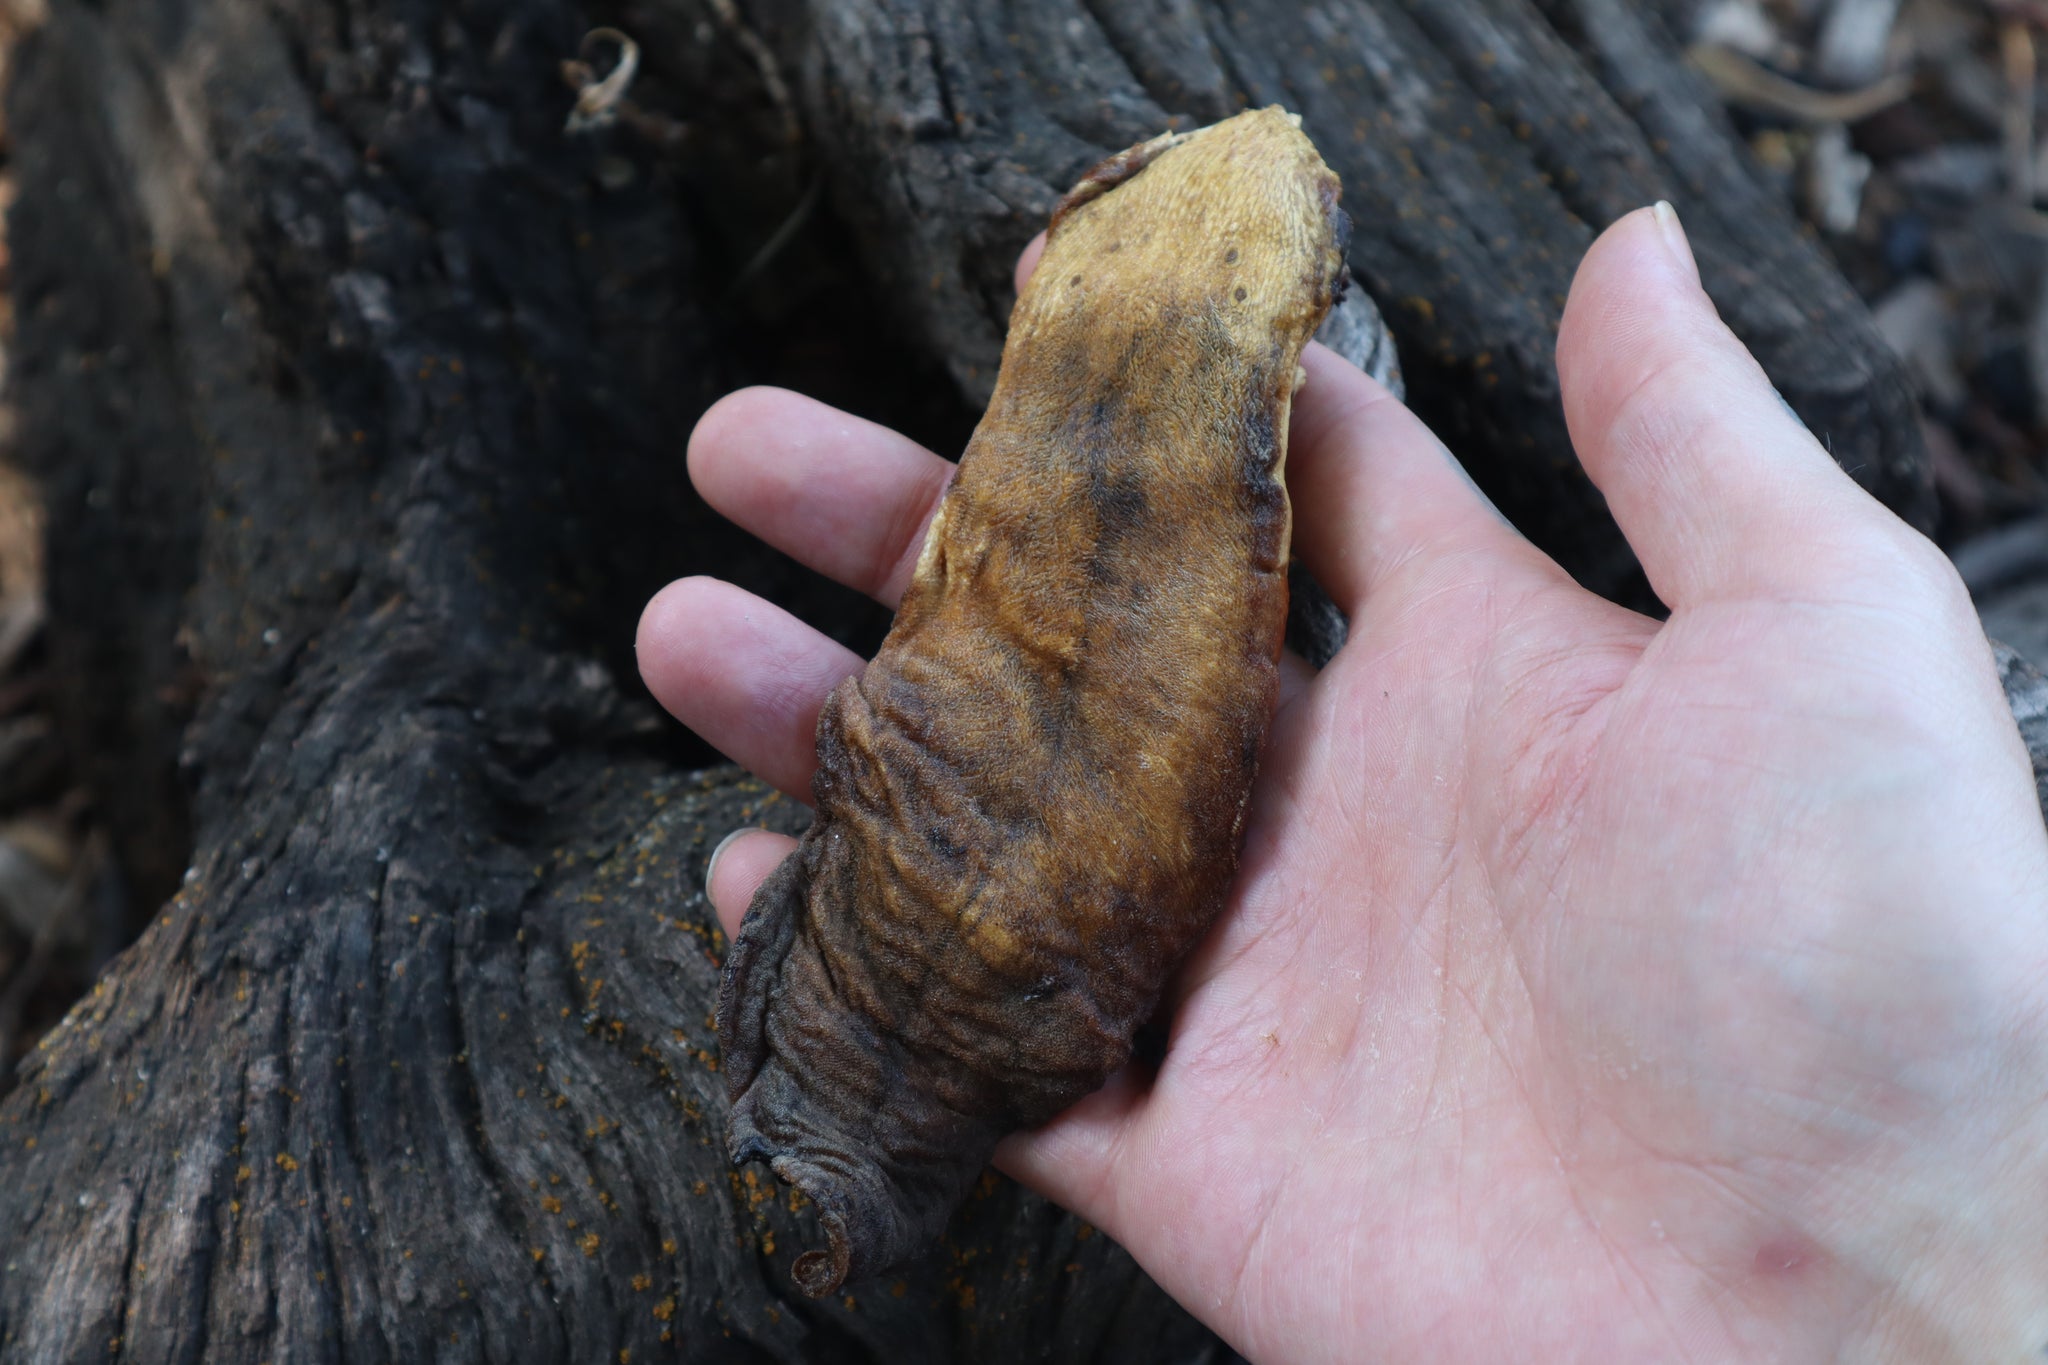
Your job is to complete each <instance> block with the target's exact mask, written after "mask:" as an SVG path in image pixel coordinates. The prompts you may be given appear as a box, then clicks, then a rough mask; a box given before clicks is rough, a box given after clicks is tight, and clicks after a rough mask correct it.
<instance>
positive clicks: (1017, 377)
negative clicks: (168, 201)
mask: <svg viewBox="0 0 2048 1365" xmlns="http://www.w3.org/2000/svg"><path fill="white" fill-rule="evenodd" d="M1337 197H1338V194H1337V179H1336V177H1335V175H1333V174H1332V173H1331V172H1330V170H1329V169H1328V168H1327V167H1326V166H1324V164H1323V162H1322V160H1321V158H1320V157H1318V156H1317V155H1316V151H1315V148H1314V146H1313V145H1312V144H1311V143H1310V142H1309V140H1308V139H1307V138H1306V137H1305V136H1303V134H1302V133H1301V131H1300V130H1299V128H1298V127H1297V126H1296V123H1295V120H1294V119H1292V118H1291V117H1289V116H1288V115H1287V114H1285V113H1283V112H1281V111H1280V110H1278V109H1265V110H1258V111H1254V112H1249V113H1245V114H1241V115H1239V116H1237V117H1236V118H1233V119H1230V120H1228V121H1226V122H1223V123H1219V124H1216V125H1215V126H1213V127H1210V128H1204V129H1202V130H1200V131H1198V132H1195V133H1190V134H1183V135H1169V136H1167V137H1163V138H1159V139H1155V140H1154V141H1152V142H1149V143H1146V144H1144V145H1142V146H1140V147H1136V148H1133V149H1131V150H1130V151H1127V152H1124V153H1121V154H1120V155H1118V156H1116V157H1112V158H1111V159H1110V160H1108V161H1106V162H1104V163H1103V164H1102V165H1101V166H1100V167H1098V168H1097V169H1096V170H1094V171H1092V172H1091V173H1090V174H1089V175H1088V176H1087V177H1086V178H1085V179H1084V180H1083V181H1082V182H1081V184H1080V185H1079V186H1077V187H1076V188H1075V189H1074V191H1073V192H1072V193H1071V194H1070V195H1069V196H1068V197H1067V198H1066V200H1065V201H1063V202H1062V204H1061V206H1060V208H1059V210H1058V211H1057V212H1056V213H1055V214H1054V216H1053V227H1052V232H1051V237H1050V240H1049V242H1048V243H1047V246H1046V251H1045V256H1044V258H1043V259H1042V260H1041V261H1040V262H1039V265H1038V270H1037V273H1036V274H1035V275H1034V276H1033V278H1032V280H1031V282H1030V285H1029V286H1028V287H1027V288H1026V289H1025V291H1024V294H1023V297H1022V298H1020V299H1019V300H1018V302H1017V308H1016V312H1015V313H1014V314H1013V316H1012V318H1011V325H1010V336H1009V341H1008V344H1007V346H1006V348H1005V350H1004V353H1003V366H1002V373H1001V375H1000V377H999V378H998V380H997V383H996V390H995V396H994V398H993V399H992V400H991V401H990V404H989V410H988V413H987V415H986V416H985V417H984V418H983V420H982V423H981V426H980V428H979V429H978V430H977V431H976V433H975V436H974V439H973V441H972V442H971V443H970V444H969V446H968V448H967V453H966V456H965V457H964V458H963V460H962V461H961V465H960V473H959V477H958V478H957V479H956V480H955V481H954V484H953V486H952V488H951V490H950V491H949V492H948V493H947V495H946V498H945V500H944V503H943V505H942V507H941V509H940V512H939V515H938V516H937V518H936V519H935V520H934V521H933V523H932V527H931V531H930V533H929V536H928V538H927V540H926V542H925V546H924V551H923V554H922V556H921V557H920V559H919V561H918V565H917V571H916V574H915V577H914V578H913V580H912V582H911V585H910V589H909V591H908V592H907V593H906V594H905V597H904V600H903V606H902V609H901V611H900V613H899V614H898V616H897V618H896V623H895V626H894V628H893V629H892V630H891V631H890V633H889V637H888V639H887V640H886V641H885V642H884V643H883V645H882V648H881V652H880V653H879V654H878V655H877V656H876V657H875V660H874V662H873V663H872V664H871V665H870V666H869V667H868V669H867V672H866V673H865V675H863V676H862V677H861V678H859V679H858V680H850V681H848V682H846V683H844V684H842V685H841V686H840V688H839V689H838V690H837V691H836V692H834V693H833V695H832V698H831V700H830V702H829V703H828V704H827V705H826V707H825V710H824V713H823V715H822V716H821V717H820V718H819V722H818V776H817V781H816V785H815V791H816V794H817V803H818V815H817V821H816V823H815V824H814V825H813V826H812V827H811V829H810V831H809V833H808V834H807V835H806V836H805V837H804V840H803V843H802V844H801V846H799V848H798V849H797V850H796V851H795V852H794V853H792V854H791V855H790V857H789V858H788V860H787V861H785V862H784V863H783V864H782V866H781V867H780V868H778V869H777V870H776V871H775V873H774V874H773V875H772V876H770V877H769V879H768V880H767V881H766V882H765V883H764V884H763V885H762V887H761V890H760V892H759V893H758V894H757V895H756V897H755V899H754V903H753V905H752V906H751V907H750V908H749V910H748V911H747V917H746V922H745V924H744V926H743V927H742V928H741V931H740V934H739V936H738V939H737V940H736V941H735V943H734V945H733V949H732V953H731V956H730V958H729V959H728V961H727V965H726V975H725V980H724V983H723V988H722V990H721V992H720V996H719V1012H718V1024H719V1033H720V1037H721V1038H722V1040H723V1045H724V1049H725V1053H726V1075H727V1077H728V1081H729V1084H730V1086H731V1091H732V1099H733V1109H732V1118H731V1127H730V1131H729V1139H730V1143H731V1148H732V1154H733V1157H734V1159H735V1160H736V1161H746V1160H752V1159H763V1160H766V1161H768V1162H769V1163H770V1164H771V1165H772V1166H773V1168H774V1169H775V1171H776V1172H777V1174H779V1175H781V1176H782V1177H783V1178H784V1179H786V1180H788V1181H790V1182H792V1183H793V1184H795V1185H796V1186H798V1187H799V1188H800V1189H802V1190H803V1192H804V1193H805V1194H806V1195H808V1196H809V1197H810V1199H811V1200H812V1201H813V1202H814V1203H815V1204H816V1205H817V1207H818V1209H819V1211H820V1214H821V1217H822V1218H823V1221H824V1224H825V1227H826V1231H827V1234H828V1237H829V1239H830V1245H829V1248H828V1249H827V1250H825V1251H813V1252H810V1253H809V1254H807V1255H805V1256H804V1257H802V1258H801V1259H799V1261H798V1262H797V1265H796V1277H797V1280H798V1283H799V1284H800V1286H801V1287H802V1288H803V1289H804V1290H805V1291H806V1292H807V1293H811V1294H814V1295H815V1294H825V1293H829V1292H831V1291H833V1290H835V1289H836V1288H838V1286H839V1285H840V1284H841V1283H842V1282H843V1281H844V1280H846V1279H848V1278H855V1279H858V1278H861V1277H864V1276H867V1275H870V1274H874V1273H877V1272H879V1271H882V1270H884V1269H887V1268H888V1267H889V1266H891V1265H892V1264H894V1263H895V1262H898V1261H900V1260H902V1259H904V1258H905V1257H908V1256H910V1255H912V1254H914V1253H916V1252H917V1251H918V1250H920V1249H921V1248H922V1247H923V1246H925V1245H926V1244H927V1243H929V1242H930V1241H931V1240H932V1239H933V1238H934V1237H936V1236H937V1234H938V1233H939V1232H940V1230H941V1229H942V1228H943V1227H944V1225H945V1222H946V1220H947V1218H948V1216H949V1215H950V1214H951V1212H952V1211H953V1209H954V1208H955V1207H956V1206H957V1205H958V1203H959V1202H960V1200H961V1199H962V1198H963V1197H964V1196H965V1194H966V1192H967V1190H968V1188H969V1186H970V1185H971V1184H972V1182H973V1180H974V1178H975V1177H976V1176H977V1175H978V1174H979V1173H980V1171H981V1170H982V1168H983V1166H984V1165H985V1164H986V1162H987V1161H988V1158H989V1154H990V1153H991V1151H992V1150H993V1149H994V1146H995V1144H996V1141H997V1140H998V1139H999V1138H1000V1137H1002V1136H1003V1135H1004V1134H1005V1133H1007V1132H1010V1131H1012V1130H1014V1129H1017V1128H1020V1127H1028V1126H1031V1125H1035V1124H1039V1123H1043V1122H1045V1121H1046V1120H1047V1119H1050V1118H1051V1117H1052V1116H1053V1115H1054V1114H1056V1113H1058V1112H1059V1111H1060V1110H1061V1109H1063V1108H1065V1107H1066V1106H1067V1105H1069V1104H1071V1103H1073V1102H1074V1101H1075V1100H1077V1099H1079V1098H1081V1097H1082V1096H1084V1095H1086V1094H1088V1093H1089V1092H1090V1091H1092V1090H1094V1089H1095V1088H1097V1087H1098V1086H1100V1085H1101V1084H1102V1082H1103V1081H1104V1080H1105V1079H1107V1078H1108V1076H1109V1075H1110V1073H1111V1072H1113V1071H1115V1070H1116V1069H1117V1067H1119V1066H1120V1065H1122V1064H1123V1062H1124V1060H1125V1059H1126V1058H1127V1057H1128V1056H1129V1054H1130V1048H1131V1036H1132V1033H1133V1032H1134V1031H1135V1030H1136V1028H1137V1027H1138V1026H1139V1025H1140V1024H1141V1023H1143V1022H1144V1020H1145V1019H1146V1018H1147V1016H1148V1015H1149V1014H1150V1013H1151V1011H1152V1010H1153V1008H1154V1006H1155V1005H1156V1003H1157V1001H1158V999H1159V994H1160V991H1161V988H1162V987H1163V985H1164V984H1165V982H1166V979H1167V977H1168V975H1169V974H1170V973H1171V972H1172V971H1173V970H1174V968H1175V967H1176V966H1177V965H1178V964H1179V963H1180V962H1181V960H1182V959H1183V958H1184V957H1185V956H1186V954H1187V953H1188V951H1189V950H1190V949H1191V948H1192V947H1193V946H1194V944H1195V942H1196V940H1197V939H1198V938H1200V936H1201V935H1202V933H1203V931H1204V930H1205V929H1207V927H1208V926H1209V923H1210V921H1211V920H1212V919H1213V918H1214V916H1215V915H1216V913H1217V911H1218V910H1219V909H1220V908H1221V906H1222V904H1223V898H1224V893H1225V891H1226V889H1227V887H1228V886H1229V883H1230V880H1231V877H1232V875H1233V873H1234V872H1235V869H1236V864H1237V849H1238V843H1239V839H1240V835H1241V833H1242V824H1243V818H1244V811H1245V806H1246V801H1247V799H1248V796H1249V794H1250V791H1251V785H1252V779H1253V776H1254V774H1255V771H1256V768H1257V763H1258V757H1259V751H1260V748H1261V746H1262V744H1263V742H1264V740H1265V734H1266V727H1267V724H1268V721H1269V720H1270V718H1271V715H1272V709H1273V703H1274V697H1275V692H1276V687H1277V677H1278V674H1277V664H1278V659H1279V654H1280V641H1281V634H1282V630H1283V627H1284V624H1285V617H1286V614H1287V582H1286V568H1287V544H1288V533H1289V512H1288V503H1287V493H1286V489H1285V487H1284V486H1283V485H1282V482H1281V474H1282V466H1283V463H1284V459H1285V454H1286V433H1287V417H1288V410H1289V405H1290V402H1291V400H1292V396H1293V392H1294V388H1295V383H1296V376H1297V374H1298V372H1299V371H1298V362H1299V360H1300V356H1301V351H1302V348H1303V346H1305V345H1306V344H1307V342H1308V339H1309V337H1310V336H1311V335H1313V334H1314V332H1315V330H1316V327H1317V325H1318V324H1319V323H1320V322H1321V321H1322V318H1323V316H1324V314H1325V313H1326V312H1327V311H1328V310H1329V307H1330V304H1331V301H1332V298H1333V297H1334V295H1335V293H1336V291H1337V290H1338V288H1339V287H1340V281H1341V279H1342V277H1343V259H1342V253H1343V237H1344V228H1345V224H1344V219H1343V214H1342V213H1341V211H1340V210H1339V209H1338V207H1337Z"/></svg>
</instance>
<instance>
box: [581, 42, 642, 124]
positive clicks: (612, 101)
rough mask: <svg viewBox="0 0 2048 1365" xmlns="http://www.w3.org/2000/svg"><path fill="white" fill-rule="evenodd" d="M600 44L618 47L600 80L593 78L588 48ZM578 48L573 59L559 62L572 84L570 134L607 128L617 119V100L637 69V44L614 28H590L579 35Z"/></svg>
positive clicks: (623, 94)
mask: <svg viewBox="0 0 2048 1365" xmlns="http://www.w3.org/2000/svg"><path fill="white" fill-rule="evenodd" d="M600 43H609V44H611V45H612V46H613V47H614V48H616V49H617V50H618V59H617V60H616V61H614V62H613V63H612V69H611V70H610V71H609V72H607V73H605V77H604V79H603V80H599V79H598V78H597V68H596V67H595V66H593V65H592V64H591V61H590V52H591V49H592V48H594V47H596V46H597V45H599V44H600ZM578 51H579V55H578V57H577V59H576V60H575V61H571V62H564V63H562V75H563V77H564V78H565V79H567V80H568V82H569V83H570V84H571V85H573V86H575V87H576V107H575V108H573V109H571V110H570V111H569V122H568V124H567V128H568V131H569V132H572V133H587V132H590V131H592V130H593V129H597V128H605V127H609V126H610V125H611V124H612V122H613V121H614V120H616V119H617V118H618V116H619V103H620V101H622V100H624V99H625V98H626V91H627V90H629V89H631V88H632V85H633V77H634V76H635V75H637V74H638V73H639V71H640V44H638V43H636V42H634V41H633V40H632V38H630V37H628V36H627V35H626V34H624V33H621V32H620V31H619V30H617V29H615V28H594V29H592V30H590V32H588V33H586V34H584V35H583V42H582V44H581V46H580V48H579V50H578Z"/></svg>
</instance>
